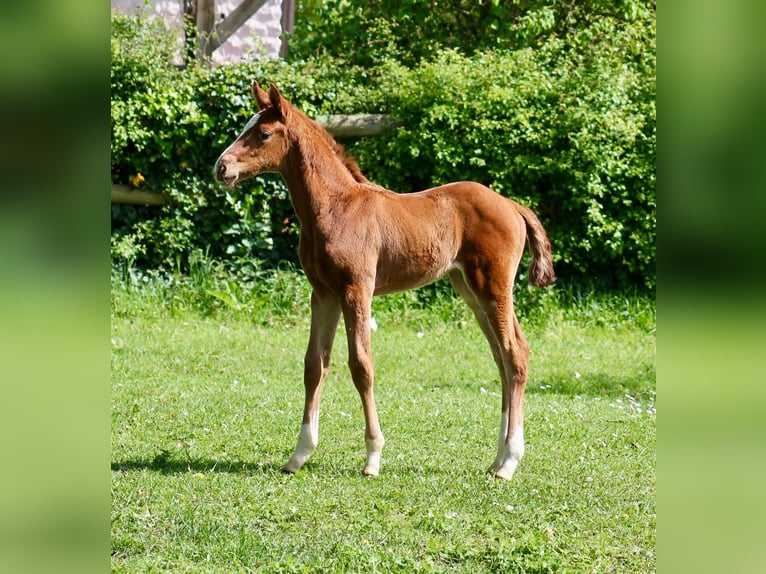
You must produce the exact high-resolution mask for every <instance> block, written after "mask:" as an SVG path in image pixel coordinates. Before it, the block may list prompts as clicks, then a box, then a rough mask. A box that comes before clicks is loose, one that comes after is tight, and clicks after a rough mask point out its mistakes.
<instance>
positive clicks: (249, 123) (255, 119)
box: [213, 114, 261, 173]
mask: <svg viewBox="0 0 766 574" xmlns="http://www.w3.org/2000/svg"><path fill="white" fill-rule="evenodd" d="M260 118H261V114H254V115H253V117H252V118H250V119H249V120H248V121H247V123H246V124H245V127H244V128H242V131H241V132H239V135H238V136H237V138H236V139H235V140H234V141H233V142H232V144H231V145H230V146H229V147H227V148H226V149H225V150H223V153H221V155H219V156H218V159H217V160H215V166H214V167H213V169H214V171H215V172H216V173H217V172H218V165H219V164H220V162H221V158H222V157H223V156H225V155H226V154H227V153H229V151H230V150H231V148H233V147H234V144H236V143H237V142H238V141H239V140H241V139H242V136H244V135H245V134H246V133H247V130H249V129H250V128H252V127H253V126H254V125H255V124H257V123H258V120H259V119H260Z"/></svg>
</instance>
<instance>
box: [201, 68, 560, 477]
mask: <svg viewBox="0 0 766 574" xmlns="http://www.w3.org/2000/svg"><path fill="white" fill-rule="evenodd" d="M253 96H254V98H255V101H256V103H257V105H258V110H259V111H258V113H256V114H255V115H254V116H253V117H252V118H251V119H250V121H249V122H248V123H247V125H245V128H244V129H243V131H242V132H241V133H240V135H239V137H237V139H236V140H235V141H234V143H232V144H231V145H230V146H229V147H228V148H226V150H225V151H224V152H223V153H222V154H221V156H220V157H219V158H218V160H217V161H216V163H215V168H214V171H215V177H216V178H217V179H218V181H220V182H222V183H224V184H226V185H228V186H234V185H235V184H237V183H239V182H241V181H244V180H245V179H247V178H250V177H253V176H254V175H257V174H260V173H264V172H277V173H279V174H281V175H282V177H283V178H284V180H285V182H286V183H287V187H288V190H289V192H290V200H291V202H292V204H293V207H294V208H295V212H296V214H297V216H298V219H299V220H300V228H301V229H300V245H299V255H300V260H301V264H302V266H303V269H304V271H305V273H306V277H307V278H308V280H309V282H310V283H311V286H312V287H313V291H312V294H311V334H310V337H309V344H308V350H307V351H306V356H305V365H304V366H305V370H304V379H303V380H304V385H305V387H306V402H305V406H304V411H303V425H302V427H301V431H300V434H299V435H298V444H297V446H296V447H295V452H294V453H293V455H292V456H291V457H290V459H289V460H288V461H287V463H286V464H285V465H284V467H283V469H282V470H283V471H285V472H288V473H295V472H297V471H298V470H299V469H300V468H301V467H302V466H303V465H304V463H305V462H306V460H308V458H309V457H310V456H311V454H312V453H313V452H314V450H315V449H316V447H317V443H318V440H319V402H320V396H321V393H322V384H323V382H324V379H325V377H326V376H327V372H328V368H329V365H330V352H331V350H332V345H333V340H334V338H335V331H336V328H337V325H338V321H339V318H340V315H341V313H342V314H343V318H344V321H345V327H346V335H347V337H348V350H349V367H350V368H351V376H352V378H353V380H354V385H355V386H356V389H357V391H359V395H360V396H361V399H362V406H363V407H364V419H365V424H366V429H365V439H366V446H367V461H366V463H365V465H364V470H363V473H364V474H365V475H370V476H375V475H377V474H378V473H379V472H380V457H381V451H382V449H383V444H384V439H383V433H382V432H381V430H380V424H379V422H378V413H377V409H376V407H375V396H374V394H373V361H372V354H371V346H370V305H371V301H372V297H373V296H375V295H383V294H387V293H394V292H398V291H403V290H406V289H413V288H415V287H420V286H422V285H426V284H428V283H431V282H432V281H435V280H436V279H439V278H440V277H442V276H444V275H445V274H446V275H448V276H449V279H450V281H451V283H452V285H453V287H454V288H455V289H456V290H457V291H458V293H460V295H461V296H462V297H463V298H464V299H465V301H466V302H467V303H468V305H469V306H470V308H471V310H472V311H473V313H474V315H475V316H476V319H477V321H478V322H479V325H480V326H481V329H482V331H483V332H484V335H485V336H486V338H487V340H488V341H489V346H490V347H491V349H492V354H493V356H494V359H495V362H496V363H497V367H498V369H499V371H500V379H501V381H502V408H501V417H500V435H499V439H498V446H497V456H496V457H495V461H494V462H493V463H492V466H490V468H489V472H490V473H491V474H493V475H495V476H497V477H499V478H501V479H505V480H510V478H511V476H512V475H513V472H514V471H515V470H516V467H517V465H518V464H519V461H520V460H521V458H522V456H523V455H524V389H525V386H526V382H527V356H528V354H529V348H528V346H527V342H526V339H525V338H524V335H523V334H522V332H521V328H520V327H519V322H518V320H517V318H516V314H515V313H514V309H513V293H512V289H513V282H514V277H515V275H516V271H517V269H518V266H519V261H520V260H521V257H522V252H523V250H524V244H525V241H526V240H528V241H529V249H530V252H531V254H532V264H531V266H530V269H529V281H530V283H531V284H532V285H535V286H538V287H544V286H546V285H549V284H550V283H552V282H553V280H554V272H553V264H552V258H551V245H550V242H549V241H548V238H547V236H546V233H545V230H544V229H543V227H542V225H541V224H540V221H539V220H538V218H537V217H536V216H535V214H534V213H533V212H532V211H530V210H529V209H527V208H526V207H523V206H521V205H519V204H518V203H516V202H514V201H512V200H510V199H506V198H504V197H502V196H500V195H498V194H497V193H495V192H493V191H492V190H490V189H489V188H487V187H485V186H483V185H481V184H478V183H474V182H458V183H450V184H447V185H443V186H440V187H435V188H433V189H429V190H427V191H422V192H419V193H408V194H398V193H394V192H392V191H388V190H387V189H384V188H383V187H380V186H377V185H375V184H372V183H370V182H369V181H368V180H367V179H366V178H365V177H364V176H363V175H362V174H361V172H360V170H359V167H358V166H357V165H356V163H355V162H354V161H353V159H351V158H350V157H348V156H346V155H345V154H344V152H343V148H342V147H341V146H340V145H338V144H337V143H336V142H335V140H333V138H332V137H331V136H330V135H329V134H328V133H327V132H326V131H325V130H323V129H322V128H321V127H320V126H319V125H318V124H316V123H315V122H313V121H312V120H311V119H309V118H308V117H307V116H306V115H305V114H303V113H302V112H301V111H299V110H298V109H296V108H295V107H293V106H292V105H291V104H290V103H289V102H288V101H287V100H285V99H284V98H283V97H282V95H281V94H280V93H279V90H278V89H277V88H276V86H274V84H270V86H269V91H268V92H266V91H265V90H263V89H262V88H261V87H260V86H259V85H258V83H257V82H256V83H254V84H253Z"/></svg>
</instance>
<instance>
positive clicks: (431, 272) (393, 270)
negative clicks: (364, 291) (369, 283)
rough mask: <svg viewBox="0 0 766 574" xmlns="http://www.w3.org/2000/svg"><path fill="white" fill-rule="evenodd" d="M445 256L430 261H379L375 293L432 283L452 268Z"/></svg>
mask: <svg viewBox="0 0 766 574" xmlns="http://www.w3.org/2000/svg"><path fill="white" fill-rule="evenodd" d="M454 268H455V265H454V262H453V261H452V260H451V258H450V259H447V258H440V259H439V260H436V261H434V260H430V261H412V260H406V261H396V260H390V261H380V262H378V268H377V274H376V276H375V292H374V294H375V295H388V294H390V293H399V292H401V291H407V290H409V289H415V288H417V287H422V286H424V285H428V284H429V283H433V282H434V281H436V280H437V279H441V278H442V277H444V275H445V274H446V273H447V272H448V271H450V270H451V269H454Z"/></svg>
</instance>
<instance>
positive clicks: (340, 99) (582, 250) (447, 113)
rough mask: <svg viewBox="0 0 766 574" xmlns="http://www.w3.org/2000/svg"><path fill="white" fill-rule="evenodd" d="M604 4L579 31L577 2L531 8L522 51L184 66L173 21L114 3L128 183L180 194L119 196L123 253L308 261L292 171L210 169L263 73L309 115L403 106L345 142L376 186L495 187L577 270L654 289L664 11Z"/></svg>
mask: <svg viewBox="0 0 766 574" xmlns="http://www.w3.org/2000/svg"><path fill="white" fill-rule="evenodd" d="M325 4H327V5H330V4H331V3H330V2H327V3H325ZM351 4H354V3H351ZM479 4H481V3H479ZM602 4H604V5H605V4H606V3H604V2H602ZM617 4H619V3H618V2H615V6H616V5H617ZM623 4H624V6H622V8H621V9H624V10H627V8H625V6H628V7H629V6H644V7H645V4H646V3H639V2H625V3H623ZM340 5H343V6H348V5H347V4H346V3H339V4H338V6H340ZM481 5H484V4H481ZM493 5H494V3H493ZM621 5H622V4H621ZM556 6H558V5H556ZM554 7H555V6H554ZM496 8H497V9H500V8H499V3H498V7H496ZM503 9H505V8H503ZM493 10H494V8H493ZM541 10H542V11H541ZM552 10H553V9H552ZM624 10H623V11H624ZM546 14H547V15H546ZM641 14H643V13H639V16H641ZM596 16H598V15H596ZM596 16H593V15H591V16H590V17H589V18H584V17H581V18H580V20H578V22H581V23H582V27H580V28H578V29H577V30H576V31H574V32H570V33H567V34H565V35H563V37H562V36H560V34H559V31H560V30H562V29H563V28H566V25H567V22H569V21H570V20H571V18H570V20H567V19H563V20H562V18H563V16H561V7H558V8H556V9H555V10H553V11H552V12H550V13H548V12H545V10H544V9H543V8H541V7H538V9H537V11H536V12H535V11H534V10H532V11H529V10H528V11H527V12H524V13H523V14H522V16H520V18H521V19H518V18H517V19H516V20H513V22H514V25H513V26H514V30H515V32H514V34H515V36H514V37H515V38H516V39H515V40H513V41H514V42H517V43H520V44H523V45H524V46H525V47H522V48H518V49H504V50H494V51H489V50H481V51H473V52H471V53H466V52H467V51H460V50H457V49H446V50H445V49H442V50H441V51H439V52H434V53H433V54H431V53H429V54H427V55H424V54H421V55H420V56H419V58H420V59H417V58H415V56H413V55H412V54H410V55H409V56H408V55H407V54H400V55H402V58H398V56H397V54H398V52H397V50H398V48H397V50H387V49H386V50H382V51H380V52H379V53H378V54H377V55H376V56H375V62H374V66H372V67H364V66H363V65H362V64H363V63H364V62H363V61H362V60H359V58H357V54H348V58H349V61H350V62H351V64H347V63H345V60H344V59H343V54H338V53H330V51H327V52H326V53H324V54H322V55H321V56H318V57H309V55H308V54H307V53H306V50H304V52H303V54H302V56H303V57H302V58H301V59H293V60H291V61H287V62H286V61H283V60H279V61H257V60H252V61H245V62H243V63H241V64H238V65H232V66H223V67H219V68H216V69H213V70H208V69H201V68H200V69H198V68H188V69H186V70H183V71H181V70H178V69H176V68H175V67H174V66H172V65H171V64H170V63H169V62H170V60H171V55H172V52H173V50H174V47H173V43H172V42H171V41H167V42H166V41H165V40H164V38H166V37H167V36H168V35H167V34H165V33H164V31H163V30H162V29H161V27H158V26H159V25H158V24H157V23H154V22H152V21H151V20H150V19H147V18H146V17H145V16H137V17H135V16H131V17H127V16H121V15H117V14H113V16H112V180H113V182H114V183H131V184H132V185H134V186H136V187H138V188H142V189H154V190H160V191H163V192H164V193H166V194H167V195H168V196H169V198H170V199H171V201H170V203H168V204H167V205H164V206H162V207H139V206H127V205H113V206H112V256H113V261H114V262H115V264H116V266H117V268H118V269H119V268H122V272H123V274H125V273H127V272H128V269H130V268H133V267H136V268H140V269H144V270H150V269H165V270H167V271H175V272H189V269H190V266H191V263H190V262H192V261H199V260H201V259H205V260H212V261H217V262H219V263H220V264H221V265H222V266H223V269H224V270H225V271H226V272H227V273H230V274H231V273H233V275H234V277H235V278H236V280H237V281H239V282H242V283H247V282H251V283H252V282H254V281H260V280H261V278H262V277H263V276H264V275H263V273H264V272H266V270H268V269H274V268H277V267H279V266H280V265H282V264H284V262H287V264H295V263H296V261H297V257H296V249H295V248H296V244H297V236H298V232H297V222H296V220H295V217H294V215H293V212H292V209H291V206H290V203H289V197H288V194H287V191H286V188H285V186H284V184H283V182H282V181H281V179H280V178H278V177H276V176H262V177H257V178H254V179H252V180H249V181H248V182H245V183H244V184H243V185H241V186H240V187H239V188H238V189H236V190H229V189H226V188H223V187H222V186H219V185H217V184H216V183H215V182H214V180H213V177H212V174H211V168H212V165H213V163H214V162H215V159H216V157H217V156H218V155H219V154H220V152H221V150H222V149H224V148H225V146H226V145H228V144H229V143H230V142H231V139H232V137H233V136H234V135H235V134H236V133H237V132H238V131H239V129H241V126H242V125H243V124H244V123H245V121H246V120H247V119H248V118H249V117H250V115H251V114H252V109H253V104H252V101H251V98H250V86H251V83H252V81H253V79H259V80H260V81H262V82H265V81H273V82H275V83H276V84H277V85H278V86H279V87H280V89H281V90H282V91H283V93H284V94H285V95H286V97H288V98H289V99H290V100H291V101H292V102H293V103H294V104H295V105H296V106H298V107H299V108H301V109H303V110H304V111H305V112H307V113H308V114H309V115H310V116H313V115H316V114H320V113H322V114H324V113H359V112H370V113H374V112H386V113H390V114H392V115H393V116H395V117H396V118H397V119H398V120H400V121H401V127H399V128H397V129H395V130H391V131H389V132H387V133H385V134H384V135H382V136H379V137H375V138H365V139H360V140H356V141H347V142H344V143H346V144H347V147H348V148H349V149H350V150H351V152H352V153H353V154H354V155H355V156H356V157H357V159H358V160H359V163H360V165H361V166H362V169H363V170H364V171H365V172H366V173H367V175H368V176H369V177H370V178H371V179H373V180H374V181H377V182H378V183H381V184H383V185H386V186H388V187H390V188H392V189H395V190H397V191H403V192H406V191H413V190H417V189H423V188H426V187H428V186H432V185H437V184H440V183H445V182H447V181H454V180H461V179H472V180H476V181H480V182H483V183H485V184H487V185H490V186H491V187H493V189H495V190H497V191H498V192H500V193H502V194H504V195H508V196H512V197H515V198H518V199H519V200H520V201H522V202H523V203H525V204H527V205H530V206H531V207H533V208H534V209H535V210H536V211H537V212H538V213H539V214H540V216H541V219H542V220H543V223H544V224H545V226H546V228H547V230H548V232H549V234H550V236H551V240H552V242H553V244H554V251H555V257H556V267H557V272H558V275H559V277H560V279H561V280H562V281H572V280H574V281H584V282H586V283H587V284H589V285H593V284H596V285H600V286H602V287H603V286H606V287H624V286H630V285H632V286H640V287H641V288H644V289H646V288H649V289H653V288H654V284H655V272H654V265H655V249H654V241H655V171H654V170H655V146H656V136H655V104H654V101H655V100H654V98H655V85H654V73H655V48H654V18H653V12H652V14H651V16H652V17H644V16H646V15H645V14H644V16H642V17H640V18H639V17H636V18H633V19H630V18H617V17H615V16H612V15H609V14H607V15H605V16H598V17H596ZM439 17H441V16H439ZM445 17H446V16H445ZM434 18H436V16H434ZM562 27H563V28H562ZM525 30H526V32H525V33H522V32H524V31H525ZM368 32H369V30H368V31H367V32H365V33H368ZM423 33H425V32H423ZM525 34H526V35H525ZM508 42H511V40H508ZM509 45H510V44H509ZM291 46H293V44H291ZM306 46H308V44H306ZM304 47H305V46H304ZM296 51H297V52H298V53H299V55H301V53H300V50H296ZM360 51H363V50H360ZM426 56H427V57H426ZM416 59H417V61H418V62H419V63H417V64H415V63H408V62H414V61H415V60H416ZM402 62H404V63H402ZM445 289H446V287H444V286H443V285H442V286H437V287H435V288H433V289H432V290H431V291H430V292H428V293H424V294H423V297H425V298H426V299H427V298H428V297H439V296H440V295H439V293H440V290H445ZM429 293H430V294H429Z"/></svg>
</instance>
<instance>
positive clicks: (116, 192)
mask: <svg viewBox="0 0 766 574" xmlns="http://www.w3.org/2000/svg"><path fill="white" fill-rule="evenodd" d="M316 121H317V123H318V124H319V125H321V126H322V127H324V128H325V129H326V130H327V131H328V132H330V133H331V134H332V135H334V136H336V137H368V136H377V135H380V134H381V133H383V132H384V131H386V130H389V129H392V128H395V127H397V126H398V125H400V123H399V122H397V121H396V120H395V119H394V118H392V117H391V116H388V115H385V114H351V115H326V116H319V117H317V118H316ZM169 201H170V199H169V198H168V196H167V195H165V194H164V193H161V192H159V191H151V190H141V189H134V188H132V187H130V186H129V185H120V184H112V203H121V204H128V205H164V204H166V203H168V202H169Z"/></svg>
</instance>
